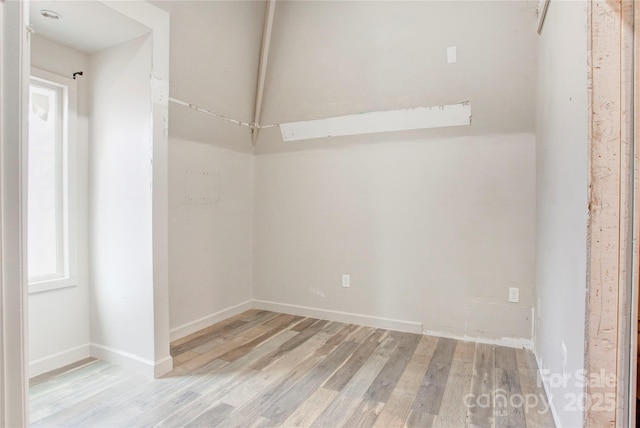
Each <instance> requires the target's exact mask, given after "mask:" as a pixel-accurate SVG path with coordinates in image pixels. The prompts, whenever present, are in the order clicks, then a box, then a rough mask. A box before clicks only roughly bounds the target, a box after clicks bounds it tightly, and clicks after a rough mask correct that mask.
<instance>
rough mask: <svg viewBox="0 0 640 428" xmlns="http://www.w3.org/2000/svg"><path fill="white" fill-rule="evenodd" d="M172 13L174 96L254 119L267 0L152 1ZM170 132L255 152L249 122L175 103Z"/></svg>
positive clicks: (171, 112) (171, 113) (186, 138)
mask: <svg viewBox="0 0 640 428" xmlns="http://www.w3.org/2000/svg"><path fill="white" fill-rule="evenodd" d="M152 3H153V4H154V5H156V6H158V7H160V8H162V9H164V10H166V11H168V12H169V13H170V14H171V58H170V61H171V96H172V97H175V98H177V99H179V100H182V101H184V102H187V103H191V104H195V105H197V106H199V107H202V108H205V109H207V110H210V111H213V112H215V113H218V114H221V115H224V116H226V117H231V118H233V119H236V120H241V121H244V122H250V121H251V120H252V119H253V109H254V104H255V90H256V82H257V79H258V77H257V76H258V58H259V55H260V44H261V42H262V27H263V20H264V11H265V2H263V1H240V2H238V1H200V0H195V1H191V0H184V1H180V2H176V1H153V2H152ZM170 107H171V111H170V115H169V121H170V123H169V125H170V126H169V135H170V137H171V138H175V139H182V140H188V141H201V142H205V143H209V144H212V145H217V146H221V147H226V148H229V149H231V150H236V151H244V152H251V151H252V149H253V146H252V145H251V132H250V130H249V129H248V128H244V127H242V128H241V127H238V126H237V125H234V124H231V123H228V122H225V121H223V120H220V119H217V118H214V117H212V116H208V115H206V114H203V113H199V112H197V111H194V110H190V109H189V108H188V107H182V106H179V105H177V104H173V103H172V104H171V106H170Z"/></svg>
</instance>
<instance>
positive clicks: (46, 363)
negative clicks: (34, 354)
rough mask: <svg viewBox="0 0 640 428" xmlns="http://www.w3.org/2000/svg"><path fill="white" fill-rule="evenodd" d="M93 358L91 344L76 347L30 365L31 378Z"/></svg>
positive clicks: (32, 362)
mask: <svg viewBox="0 0 640 428" xmlns="http://www.w3.org/2000/svg"><path fill="white" fill-rule="evenodd" d="M90 356H91V354H90V349H89V344H88V343H87V344H85V345H80V346H76V347H75V348H71V349H67V350H66V351H62V352H58V353H56V354H53V355H49V356H48V357H44V358H39V359H37V360H34V361H31V362H30V363H29V378H32V377H34V376H38V375H41V374H43V373H47V372H50V371H52V370H56V369H59V368H61V367H64V366H67V365H69V364H73V363H75V362H78V361H80V360H84V359H85V358H89V357H90Z"/></svg>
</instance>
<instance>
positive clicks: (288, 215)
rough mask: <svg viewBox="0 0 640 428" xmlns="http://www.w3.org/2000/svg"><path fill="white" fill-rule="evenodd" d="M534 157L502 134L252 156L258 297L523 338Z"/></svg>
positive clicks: (527, 332) (517, 139)
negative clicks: (511, 292)
mask: <svg viewBox="0 0 640 428" xmlns="http://www.w3.org/2000/svg"><path fill="white" fill-rule="evenodd" d="M534 150H535V147H534V136H533V134H512V135H502V136H487V137H462V138H451V139H430V140H426V139H415V140H412V141H404V142H403V141H396V142H392V143H387V144H374V145H370V146H362V145H360V146H351V147H344V148H335V149H327V150H318V151H307V152H300V153H287V154H270V155H261V156H257V157H256V161H255V162H256V167H255V168H256V169H255V180H254V186H255V188H254V192H255V200H256V202H255V217H254V218H255V268H254V292H255V297H256V299H259V300H267V301H275V302H278V303H283V304H287V305H299V306H308V307H314V308H320V309H325V310H334V311H343V312H349V313H355V314H362V315H367V316H373V317H383V318H391V319H395V320H401V321H410V322H418V323H422V324H423V328H424V330H426V331H435V332H439V333H442V334H448V335H454V336H465V335H468V336H470V337H474V338H483V339H495V340H499V339H502V338H507V339H506V342H509V343H523V342H525V341H530V340H531V333H532V332H531V326H532V321H531V308H532V306H533V301H534V291H533V287H534V239H535V231H534V226H535V152H534ZM341 274H350V275H351V288H349V289H345V288H342V287H341ZM508 287H519V288H520V303H518V304H516V303H507V296H508V294H507V293H508Z"/></svg>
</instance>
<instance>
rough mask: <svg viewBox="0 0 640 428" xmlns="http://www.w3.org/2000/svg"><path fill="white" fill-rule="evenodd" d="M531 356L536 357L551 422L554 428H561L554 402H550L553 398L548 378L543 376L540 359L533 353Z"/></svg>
mask: <svg viewBox="0 0 640 428" xmlns="http://www.w3.org/2000/svg"><path fill="white" fill-rule="evenodd" d="M533 355H534V356H535V357H536V364H537V365H538V376H539V377H540V379H542V387H543V388H544V393H545V394H546V395H547V401H548V402H549V408H550V409H551V416H553V421H554V422H555V424H556V428H562V424H561V423H560V418H559V417H558V412H557V410H556V406H555V405H554V402H553V401H551V398H552V397H553V396H552V395H551V391H550V389H549V378H548V376H543V370H544V367H543V365H542V361H541V360H540V357H539V356H538V353H537V352H534V353H533Z"/></svg>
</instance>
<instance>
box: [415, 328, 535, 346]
mask: <svg viewBox="0 0 640 428" xmlns="http://www.w3.org/2000/svg"><path fill="white" fill-rule="evenodd" d="M423 334H425V335H427V336H435V337H446V338H448V339H456V340H461V341H463V342H475V343H484V344H486V345H496V346H504V347H507V348H516V349H529V350H533V340H532V339H519V338H514V337H501V338H499V339H490V338H486V337H474V336H467V335H460V334H450V333H446V332H442V331H434V330H425V331H424V332H423Z"/></svg>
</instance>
